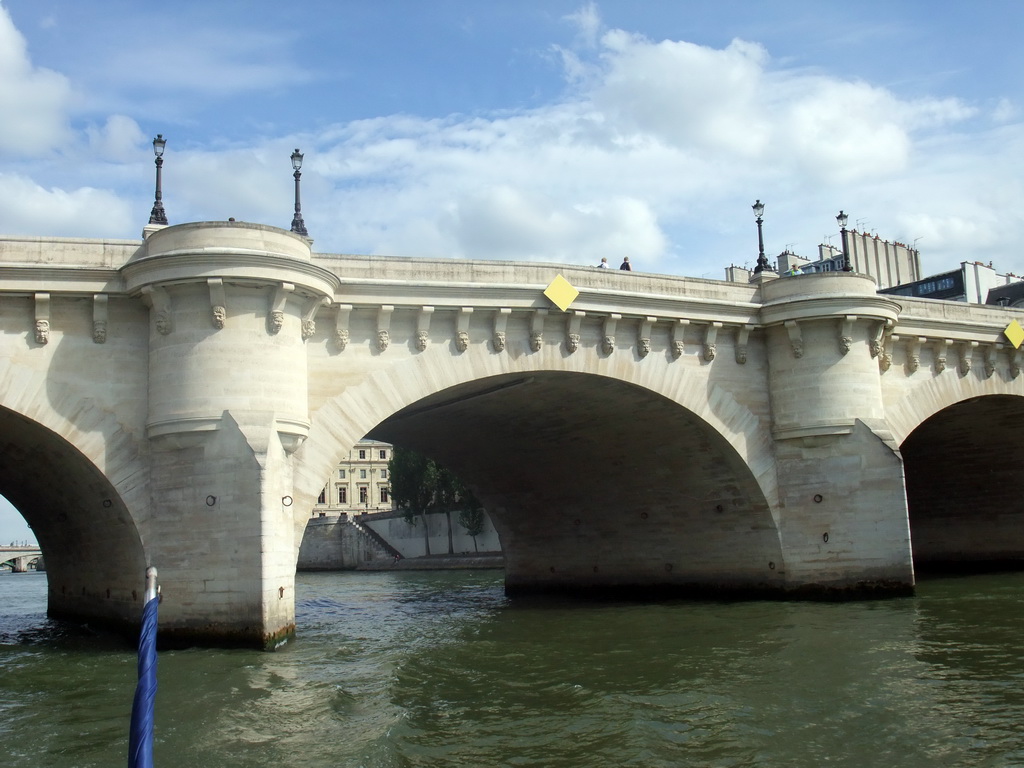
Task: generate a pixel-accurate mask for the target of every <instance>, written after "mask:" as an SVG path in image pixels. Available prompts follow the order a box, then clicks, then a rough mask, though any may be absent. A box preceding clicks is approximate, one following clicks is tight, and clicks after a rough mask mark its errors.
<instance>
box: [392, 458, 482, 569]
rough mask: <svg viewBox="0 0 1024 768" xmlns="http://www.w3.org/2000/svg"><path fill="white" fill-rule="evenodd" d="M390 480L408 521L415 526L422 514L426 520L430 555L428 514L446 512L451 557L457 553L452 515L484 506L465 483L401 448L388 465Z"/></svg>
mask: <svg viewBox="0 0 1024 768" xmlns="http://www.w3.org/2000/svg"><path fill="white" fill-rule="evenodd" d="M388 477H389V479H390V485H391V495H392V497H393V498H394V500H395V505H396V506H397V507H398V508H399V509H401V510H402V511H403V513H404V516H405V519H406V520H407V521H409V522H410V523H414V522H415V520H416V516H417V515H418V516H419V518H420V520H422V521H423V537H424V538H423V541H424V546H425V551H426V553H427V554H428V555H429V554H430V541H429V533H428V531H427V515H429V514H438V513H444V515H445V519H446V520H447V523H448V554H450V555H451V554H454V553H455V546H454V541H453V534H452V512H453V511H460V513H461V512H462V511H464V510H466V509H471V508H478V507H479V506H480V503H479V502H478V501H477V499H476V497H475V496H474V495H473V494H472V492H471V491H470V490H469V489H468V488H466V486H465V484H464V483H463V482H462V480H461V479H459V478H458V477H457V476H456V475H454V474H452V472H451V471H449V470H448V469H447V468H445V467H442V466H441V465H439V464H438V463H437V462H435V461H434V460H433V459H429V458H427V457H426V456H423V455H422V454H420V453H417V452H416V451H412V450H409V449H408V448H401V447H399V446H397V445H396V446H395V449H394V451H393V452H392V455H391V460H390V461H389V462H388ZM460 520H461V517H460ZM481 525H482V523H481ZM463 527H466V526H463ZM467 531H468V528H467ZM477 533H479V531H477ZM470 535H471V536H473V537H474V538H473V546H474V547H475V546H476V536H475V534H472V533H471V534H470Z"/></svg>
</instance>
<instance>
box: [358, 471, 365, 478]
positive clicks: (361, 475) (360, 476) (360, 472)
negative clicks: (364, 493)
mask: <svg viewBox="0 0 1024 768" xmlns="http://www.w3.org/2000/svg"><path fill="white" fill-rule="evenodd" d="M359 479H360V480H365V479H366V470H365V469H360V470H359Z"/></svg>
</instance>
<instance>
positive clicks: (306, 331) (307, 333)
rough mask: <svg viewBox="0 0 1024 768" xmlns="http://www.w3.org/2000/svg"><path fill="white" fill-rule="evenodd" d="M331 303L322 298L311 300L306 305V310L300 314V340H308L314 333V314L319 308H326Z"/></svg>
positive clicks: (327, 299)
mask: <svg viewBox="0 0 1024 768" xmlns="http://www.w3.org/2000/svg"><path fill="white" fill-rule="evenodd" d="M330 303H331V300H330V298H328V297H327V296H324V297H322V298H319V299H313V300H312V301H310V302H309V304H307V305H306V310H305V311H304V312H303V313H302V340H303V341H305V340H306V339H310V338H312V337H313V335H314V334H315V333H316V313H317V312H318V311H319V310H320V307H326V306H328V305H329V304H330Z"/></svg>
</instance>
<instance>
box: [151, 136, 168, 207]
mask: <svg viewBox="0 0 1024 768" xmlns="http://www.w3.org/2000/svg"><path fill="white" fill-rule="evenodd" d="M166 146H167V140H166V139H165V138H164V135H163V134H162V133H158V134H157V135H156V138H155V139H153V154H154V155H156V202H154V203H153V210H152V211H150V212H149V223H150V224H166V223H167V214H166V213H164V203H163V192H162V191H161V189H160V173H161V171H162V170H163V167H164V147H166Z"/></svg>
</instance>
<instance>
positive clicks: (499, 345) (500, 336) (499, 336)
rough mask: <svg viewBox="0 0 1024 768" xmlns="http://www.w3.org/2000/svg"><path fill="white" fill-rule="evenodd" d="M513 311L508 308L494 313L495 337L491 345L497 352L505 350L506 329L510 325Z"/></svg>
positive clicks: (502, 308)
mask: <svg viewBox="0 0 1024 768" xmlns="http://www.w3.org/2000/svg"><path fill="white" fill-rule="evenodd" d="M511 314H512V310H511V309H510V308H508V307H501V308H500V309H498V311H497V312H495V313H494V337H493V338H492V339H491V343H492V344H493V345H494V351H495V352H502V351H504V349H505V327H506V326H507V325H508V318H509V315H511Z"/></svg>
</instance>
